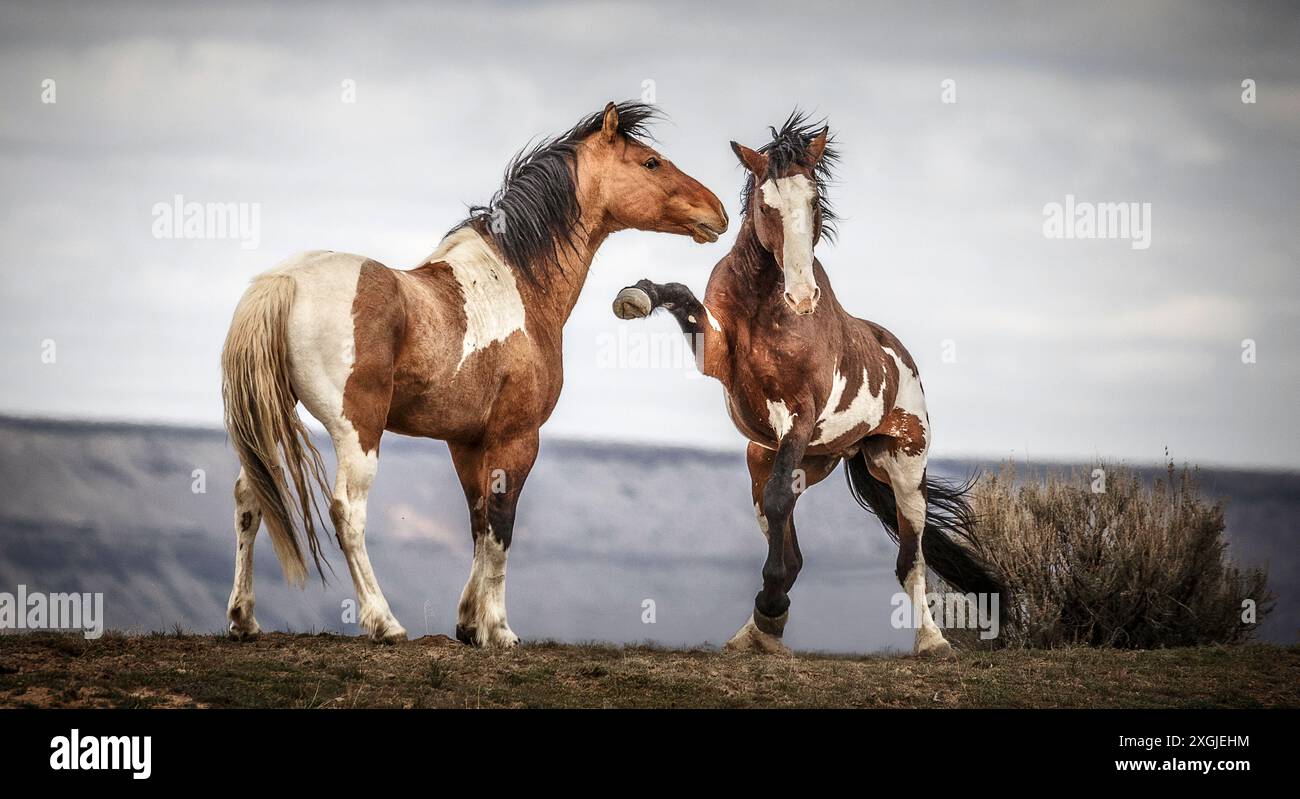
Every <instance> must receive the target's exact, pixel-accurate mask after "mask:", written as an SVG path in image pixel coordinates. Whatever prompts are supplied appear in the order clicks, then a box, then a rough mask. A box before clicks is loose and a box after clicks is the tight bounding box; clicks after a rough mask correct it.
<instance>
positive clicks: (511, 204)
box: [221, 103, 727, 646]
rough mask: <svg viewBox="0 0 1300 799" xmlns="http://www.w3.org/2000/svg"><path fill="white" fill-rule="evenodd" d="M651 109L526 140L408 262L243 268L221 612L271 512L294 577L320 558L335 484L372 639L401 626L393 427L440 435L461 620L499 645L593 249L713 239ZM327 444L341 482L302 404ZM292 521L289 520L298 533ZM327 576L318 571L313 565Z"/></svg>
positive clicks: (232, 361)
mask: <svg viewBox="0 0 1300 799" xmlns="http://www.w3.org/2000/svg"><path fill="white" fill-rule="evenodd" d="M655 116H656V114H655V112H654V111H653V109H651V108H650V107H648V106H645V105H640V104H635V103H623V104H620V105H617V106H616V105H614V104H613V103H610V104H609V105H608V106H606V108H605V110H604V112H603V113H597V114H593V115H591V116H589V117H587V118H585V119H583V120H582V121H580V122H579V123H578V124H577V125H576V126H574V127H573V128H572V129H571V130H569V131H568V132H567V133H565V134H563V135H561V136H559V137H557V138H555V139H551V140H549V141H544V142H542V143H541V144H539V145H537V146H535V147H533V148H531V149H529V150H527V151H523V152H521V153H520V154H519V155H517V156H516V157H515V159H514V160H512V162H511V164H510V166H509V168H508V169H507V171H506V177H505V181H504V184H503V185H502V187H501V189H500V191H498V192H497V194H496V195H495V196H494V197H493V199H492V201H491V202H490V203H489V204H488V205H487V206H484V207H475V208H472V209H471V212H470V216H469V218H468V219H466V220H465V221H464V222H462V223H461V224H460V225H458V226H457V227H456V228H454V229H453V230H452V231H451V232H450V233H449V234H447V236H446V238H444V239H443V241H442V243H441V244H440V245H439V246H438V248H437V250H436V251H435V252H434V253H433V254H432V255H430V256H429V257H428V258H426V259H425V260H424V261H423V262H422V263H421V264H420V265H418V266H416V267H415V268H414V269H411V270H408V271H398V270H394V269H390V268H388V267H386V266H383V265H382V264H379V263H376V262H375V261H372V260H370V259H368V258H365V257H363V256H360V255H348V254H345V253H335V252H309V253H306V254H304V255H300V256H297V257H295V258H291V259H290V260H288V261H286V262H284V263H282V264H280V265H279V266H277V267H275V268H274V269H272V270H271V271H270V272H267V273H265V274H263V275H261V276H259V277H257V278H255V279H254V280H253V283H252V285H251V286H250V287H249V289H248V290H247V291H246V292H245V294H244V296H243V299H242V300H241V301H240V303H239V306H238V308H237V309H236V310H235V315H234V320H233V322H232V323H231V327H230V333H229V335H228V337H227V339H226V344H225V349H224V351H223V352H222V356H221V363H222V372H223V381H222V394H223V398H224V400H225V411H226V425H227V428H228V430H229V432H230V438H231V440H232V442H233V443H234V446H235V449H236V451H237V452H238V454H239V460H240V463H241V466H242V469H241V471H240V473H239V478H238V480H237V481H236V484H235V503H236V509H235V526H236V534H237V537H238V546H237V551H236V556H235V580H234V588H233V590H232V591H231V594H230V602H229V605H228V610H227V615H228V616H229V618H230V632H231V634H232V635H235V636H237V637H243V636H246V635H252V634H256V633H257V632H258V631H259V628H258V624H257V621H256V620H255V619H254V617H253V541H254V539H255V538H256V536H257V531H258V528H259V525H260V523H261V522H262V521H265V522H266V525H267V529H268V531H269V532H270V536H271V543H272V544H273V545H274V547H275V551H276V554H277V556H278V557H279V559H280V564H281V567H282V568H283V570H284V574H285V577H286V579H288V580H289V581H290V582H291V583H296V584H301V583H303V582H304V581H305V579H306V577H307V567H306V563H305V560H304V557H303V548H302V546H301V544H300V538H305V540H306V543H307V546H308V547H309V548H310V550H311V553H312V556H313V558H314V559H315V561H316V568H317V571H318V572H319V571H320V550H319V545H318V543H317V535H316V521H315V518H314V517H315V515H316V509H315V500H314V497H313V485H317V486H319V487H320V489H321V490H322V491H323V492H324V493H325V494H326V495H327V496H328V495H332V501H331V502H330V506H329V514H330V518H331V520H332V521H333V524H334V529H335V533H336V536H337V538H338V543H339V546H340V547H341V548H342V550H343V554H344V556H345V557H346V559H347V563H348V569H349V570H350V571H351V574H352V581H353V583H354V585H355V587H356V592H357V598H358V601H359V603H360V613H359V621H360V624H361V626H362V627H363V628H364V629H365V630H366V631H367V632H368V633H369V634H370V636H371V637H373V638H375V639H380V640H396V639H401V638H404V637H405V636H406V631H405V630H404V629H403V628H402V625H401V624H399V623H398V622H397V619H396V618H394V617H393V614H392V611H391V610H390V609H389V606H388V602H387V600H386V599H385V598H384V594H383V591H381V590H380V588H379V581H378V580H377V579H376V577H375V574H374V572H373V570H372V569H371V566H370V559H369V557H368V556H367V554H366V545H365V522H366V496H367V493H368V492H369V490H370V486H371V482H372V481H373V480H374V478H375V471H376V468H377V466H378V458H379V439H380V436H382V435H383V433H384V431H385V430H391V431H393V432H397V433H402V434H405V435H412V436H424V437H428V438H439V439H443V440H445V441H446V442H447V444H448V446H449V448H450V450H451V456H452V460H453V462H454V465H455V467H456V471H457V473H458V474H459V476H460V481H461V485H462V487H463V488H464V491H465V498H466V500H467V502H468V504H469V513H470V529H471V532H472V534H473V538H474V564H473V567H472V569H471V571H470V577H469V582H468V583H467V584H466V586H465V590H464V592H463V593H462V595H461V599H460V606H459V610H458V618H457V624H456V635H457V637H458V638H460V639H461V640H462V641H465V642H467V643H472V644H476V645H480V646H484V645H486V646H511V645H513V644H515V643H516V642H517V641H518V638H517V637H516V636H515V634H514V633H513V632H512V631H511V630H510V627H509V626H508V625H507V624H506V606H505V576H506V553H507V551H508V550H509V548H510V540H511V533H512V530H513V527H514V519H515V506H516V503H517V502H518V500H519V493H520V490H521V489H522V488H523V485H524V480H525V479H526V478H527V477H528V473H529V470H530V469H531V468H532V465H533V460H534V459H535V458H536V456H537V447H538V428H540V427H541V425H542V423H543V422H545V421H546V419H547V418H548V417H549V416H550V414H551V411H552V410H553V409H554V408H555V403H556V400H557V399H558V398H559V396H560V386H561V384H562V383H563V377H564V376H563V365H562V363H561V333H562V330H563V328H564V323H565V321H566V320H567V319H568V318H569V314H570V313H571V312H572V311H573V307H574V304H575V303H576V302H577V301H578V294H579V292H580V291H581V290H582V285H583V283H584V281H585V280H586V278H587V270H588V268H589V267H590V266H591V261H592V257H593V256H594V255H595V252H596V249H597V248H598V247H600V245H601V243H602V242H604V240H605V238H606V237H607V236H609V235H610V234H611V233H613V232H615V231H618V230H623V229H627V228H636V229H638V230H651V231H661V232H667V233H678V234H683V235H688V236H691V237H693V238H694V239H695V240H696V241H699V242H711V241H716V240H717V238H718V235H719V234H721V233H722V232H723V231H725V230H726V228H727V214H726V211H725V210H724V209H723V207H722V204H721V203H720V202H719V201H718V198H717V197H716V196H714V194H713V193H712V192H710V191H709V190H708V189H706V188H705V187H704V186H702V185H700V183H699V182H697V181H696V180H694V179H693V178H691V177H690V176H689V175H686V174H685V173H683V172H681V171H680V170H678V169H677V167H675V166H674V165H673V164H672V162H670V161H669V160H668V159H666V158H664V157H663V156H662V155H660V154H659V153H657V152H655V150H653V149H651V148H650V147H649V146H647V145H646V144H645V143H644V140H643V138H644V134H645V132H646V126H647V124H648V123H649V122H650V121H652V120H653V119H654V118H655ZM300 401H301V402H302V404H303V406H305V407H306V409H307V410H308V411H309V412H310V413H311V415H312V416H314V417H316V418H317V419H318V420H320V422H321V424H323V425H324V426H325V429H326V431H328V433H329V435H330V438H331V439H332V440H333V443H334V449H335V452H336V454H337V455H338V472H337V477H336V480H335V483H334V487H333V490H332V491H330V489H329V487H328V485H326V483H325V476H324V468H323V465H322V462H321V457H320V454H319V453H318V452H317V451H316V449H315V448H314V447H313V446H312V443H311V441H310V439H309V437H308V434H307V430H306V429H305V427H304V426H303V424H302V422H301V420H300V419H299V417H298V414H297V407H296V406H297V403H298V402H300ZM300 527H301V528H302V530H303V531H304V532H301V533H300V532H299V531H298V528H300ZM323 576H324V575H323V573H322V578H323Z"/></svg>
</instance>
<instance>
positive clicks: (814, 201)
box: [731, 113, 835, 316]
mask: <svg viewBox="0 0 1300 799" xmlns="http://www.w3.org/2000/svg"><path fill="white" fill-rule="evenodd" d="M829 140H830V131H829V128H827V127H826V126H824V125H823V126H821V128H820V130H817V129H816V128H815V127H813V126H810V125H805V124H804V117H803V116H802V115H801V114H798V113H796V114H792V115H791V116H790V118H789V119H788V120H786V123H785V125H784V126H782V129H781V130H780V131H779V132H778V131H776V130H775V129H773V131H772V141H771V142H769V143H768V144H766V145H764V146H763V147H761V148H759V149H758V150H751V149H749V148H748V147H746V146H744V145H742V144H737V143H736V142H734V141H733V142H732V143H731V149H732V150H733V151H735V153H736V157H737V158H739V159H740V163H741V164H743V165H744V166H745V168H746V169H748V170H749V172H750V175H749V178H748V180H747V181H746V184H745V192H744V195H743V196H744V199H745V205H746V207H745V213H746V214H747V215H748V216H749V218H750V219H751V220H753V224H754V232H755V234H756V235H757V236H758V241H759V243H760V244H761V245H762V246H763V248H764V249H766V250H767V251H768V252H770V253H772V255H773V256H775V258H776V262H777V264H778V265H780V267H781V271H782V272H783V273H784V280H785V301H786V303H787V304H788V305H789V306H790V307H791V308H792V309H793V310H794V312H795V313H797V314H800V315H801V316H802V315H806V314H810V313H812V312H813V311H815V310H816V309H817V300H818V299H819V298H820V297H821V289H820V288H819V287H818V286H817V280H816V278H815V276H814V274H813V248H814V247H815V246H816V245H817V242H818V240H820V239H821V236H822V231H823V224H824V223H829V222H831V221H832V220H833V217H832V215H831V213H830V209H829V207H828V206H827V205H826V203H825V199H824V197H823V196H822V188H823V184H824V181H825V178H826V177H827V176H828V174H829V165H830V162H831V161H833V160H834V158H835V156H834V154H833V153H831V152H828V150H827V143H828V141H829ZM827 230H830V228H829V226H827Z"/></svg>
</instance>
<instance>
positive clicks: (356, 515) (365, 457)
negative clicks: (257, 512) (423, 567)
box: [330, 419, 406, 641]
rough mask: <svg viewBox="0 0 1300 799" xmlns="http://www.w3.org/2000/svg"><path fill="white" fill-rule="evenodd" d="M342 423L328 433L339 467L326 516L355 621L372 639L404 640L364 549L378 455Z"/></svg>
mask: <svg viewBox="0 0 1300 799" xmlns="http://www.w3.org/2000/svg"><path fill="white" fill-rule="evenodd" d="M344 426H346V428H347V430H346V431H344V430H338V431H337V432H334V431H332V433H331V434H332V435H333V437H334V451H335V452H336V453H337V454H338V459H339V468H338V476H337V477H336V479H335V483H334V504H333V505H332V506H331V508H330V515H331V517H333V519H334V524H335V528H336V530H335V532H336V533H337V534H338V539H339V546H340V547H341V548H342V549H343V555H344V557H345V558H347V561H348V571H349V572H351V574H352V585H353V587H354V588H356V591H357V602H358V603H360V605H361V612H360V614H359V616H360V618H359V619H358V622H359V623H360V625H361V627H362V628H363V629H364V630H366V632H368V633H369V634H370V637H371V638H374V639H376V640H390V641H391V640H400V639H404V638H406V630H405V629H404V628H403V627H402V625H400V624H398V623H397V619H396V618H394V617H393V612H392V611H391V610H390V609H389V607H388V600H387V599H385V598H384V592H383V591H382V590H381V589H380V587H379V579H378V578H377V577H375V571H374V569H373V568H371V566H370V555H369V553H367V552H366V500H367V498H368V497H369V495H370V486H371V485H372V484H373V483H374V480H375V472H376V471H377V470H378V468H379V455H378V453H377V452H363V451H362V449H361V444H360V442H359V441H358V440H357V435H356V432H355V431H354V430H352V429H351V427H352V425H351V424H349V423H347V420H346V419H344V420H342V424H339V425H338V427H339V428H342V427H344Z"/></svg>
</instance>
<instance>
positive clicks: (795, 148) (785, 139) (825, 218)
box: [740, 108, 840, 241]
mask: <svg viewBox="0 0 1300 799" xmlns="http://www.w3.org/2000/svg"><path fill="white" fill-rule="evenodd" d="M824 128H826V120H824V119H823V120H819V121H817V122H812V121H810V120H809V119H808V115H807V114H806V113H804V112H803V111H800V110H799V109H797V108H796V109H795V110H794V111H792V112H791V113H790V116H789V117H787V118H786V120H785V124H783V125H782V126H781V129H780V130H779V131H778V130H777V129H776V128H768V130H770V131H772V141H770V142H768V143H767V144H764V145H763V146H762V147H759V148H758V151H759V152H760V153H762V154H764V155H766V156H767V177H769V178H771V177H776V176H777V175H780V174H781V173H782V172H784V171H786V170H787V169H788V168H789V167H790V165H791V164H801V165H803V166H807V165H808V161H809V159H810V155H809V153H808V147H809V145H811V144H812V142H813V139H815V138H817V134H819V133H821V132H822V130H823V129H824ZM834 142H835V136H834V135H828V136H827V137H826V149H825V150H824V151H823V152H822V159H821V160H820V161H818V162H817V165H816V166H815V167H814V168H813V179H814V180H815V181H816V182H817V205H818V207H819V208H820V210H821V215H822V235H824V236H825V237H826V238H827V239H829V240H830V241H834V240H835V234H836V229H835V223H836V221H838V220H839V217H838V216H836V215H835V210H834V209H833V208H831V203H830V199H829V198H828V196H827V191H826V188H827V186H828V185H829V184H830V183H831V181H833V180H834V177H835V175H834V169H835V164H836V162H838V161H839V158H840V154H839V151H838V149H836V147H834V146H833V145H834ZM753 194H754V175H753V173H750V175H749V177H748V178H747V179H746V180H745V188H743V189H741V192H740V207H741V209H742V211H743V212H744V213H749V200H750V197H751V196H753Z"/></svg>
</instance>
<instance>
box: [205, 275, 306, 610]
mask: <svg viewBox="0 0 1300 799" xmlns="http://www.w3.org/2000/svg"><path fill="white" fill-rule="evenodd" d="M294 289H295V284H294V279H293V277H292V276H290V275H287V274H282V273H271V274H267V275H261V276H259V277H257V278H254V280H253V284H252V285H251V286H249V287H248V290H247V291H245V292H244V296H243V298H242V299H241V300H240V301H239V306H238V307H237V308H235V317H234V319H233V320H232V321H231V323H230V332H229V333H227V334H226V345H225V347H224V348H223V349H222V351H221V398H222V400H223V402H224V403H225V415H226V430H227V431H228V432H229V433H230V440H231V443H233V444H234V447H235V452H236V453H237V454H238V455H239V462H240V464H241V465H242V466H243V467H244V478H245V479H246V480H247V481H248V486H249V487H250V488H251V489H252V491H253V495H254V496H255V497H256V498H257V504H258V505H259V506H260V507H261V509H262V518H263V519H264V520H265V521H266V529H267V531H268V532H270V534H271V543H272V545H273V546H274V547H275V554H276V557H278V558H279V559H280V567H281V568H282V569H283V570H284V577H285V579H286V580H287V581H288V582H289V583H290V584H291V585H302V584H303V583H304V582H306V580H307V564H306V562H305V561H304V559H303V554H302V546H301V545H300V543H299V541H298V538H299V536H298V532H297V527H298V522H301V525H302V528H303V529H304V530H305V531H306V535H305V538H306V539H307V545H308V547H309V548H310V550H311V554H312V558H313V559H314V560H315V561H316V571H317V572H318V573H320V575H321V579H322V580H323V579H324V578H325V574H324V572H323V571H321V557H320V546H319V543H318V541H317V537H316V519H317V518H318V517H319V508H317V506H316V500H315V497H314V496H313V494H312V483H313V482H314V483H316V484H317V485H319V486H320V488H321V490H322V491H323V492H324V495H325V496H329V486H328V484H327V483H326V480H325V465H324V463H323V462H322V460H321V456H320V452H319V451H318V450H317V449H316V447H315V446H314V445H313V444H312V442H311V438H310V436H309V434H308V432H307V428H306V426H305V425H304V424H303V423H302V420H301V419H300V418H298V408H297V406H298V398H297V396H296V395H295V394H294V390H293V386H292V384H291V383H290V380H289V348H288V341H287V339H288V324H289V312H290V310H291V309H292V308H293V299H294ZM286 471H287V472H288V475H287V477H286ZM290 483H292V488H291V487H290ZM295 506H296V509H295V511H292V512H291V511H290V508H291V507H295ZM295 516H296V517H297V519H295Z"/></svg>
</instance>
